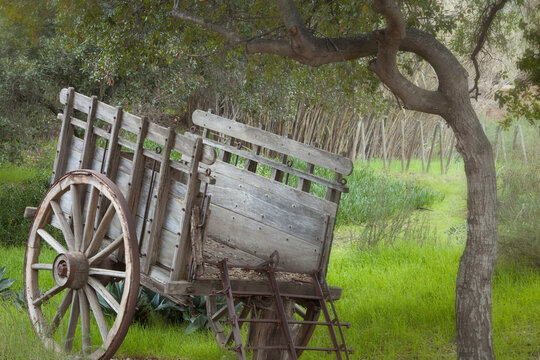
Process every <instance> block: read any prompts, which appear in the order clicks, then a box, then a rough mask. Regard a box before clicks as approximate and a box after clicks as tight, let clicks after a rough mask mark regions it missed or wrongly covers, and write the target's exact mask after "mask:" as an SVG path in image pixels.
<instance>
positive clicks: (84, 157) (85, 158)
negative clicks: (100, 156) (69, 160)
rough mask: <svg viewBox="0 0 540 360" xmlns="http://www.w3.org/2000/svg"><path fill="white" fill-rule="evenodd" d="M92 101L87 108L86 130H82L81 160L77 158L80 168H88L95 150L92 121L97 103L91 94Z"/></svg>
mask: <svg viewBox="0 0 540 360" xmlns="http://www.w3.org/2000/svg"><path fill="white" fill-rule="evenodd" d="M91 101H92V102H91V103H90V107H89V108H88V117H87V119H86V131H85V132H84V141H83V151H82V154H81V160H79V168H80V169H90V168H91V167H92V159H93V158H94V152H95V150H96V138H97V137H96V134H94V122H95V119H96V110H97V105H98V100H97V96H92V100H91Z"/></svg>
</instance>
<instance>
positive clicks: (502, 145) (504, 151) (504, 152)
mask: <svg viewBox="0 0 540 360" xmlns="http://www.w3.org/2000/svg"><path fill="white" fill-rule="evenodd" d="M501 149H502V153H503V159H504V163H505V164H506V145H505V144H504V132H501Z"/></svg>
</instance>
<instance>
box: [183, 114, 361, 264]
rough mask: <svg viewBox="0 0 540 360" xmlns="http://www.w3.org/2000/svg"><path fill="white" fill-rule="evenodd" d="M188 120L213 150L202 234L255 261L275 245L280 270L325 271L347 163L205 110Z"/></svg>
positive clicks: (350, 165)
mask: <svg viewBox="0 0 540 360" xmlns="http://www.w3.org/2000/svg"><path fill="white" fill-rule="evenodd" d="M192 118H193V122H194V124H196V125H198V126H201V127H202V128H203V129H204V130H203V141H204V142H205V144H208V145H211V146H214V147H215V148H216V149H218V150H219V160H218V161H216V163H215V164H214V165H212V166H211V169H212V171H213V174H214V176H215V178H216V183H215V184H214V185H212V186H211V195H212V201H211V206H210V216H209V218H208V221H207V227H206V235H207V236H208V237H210V238H212V239H213V240H216V241H218V242H221V243H223V244H226V245H228V246H231V247H233V248H236V249H239V250H242V251H244V252H246V253H249V254H250V255H253V256H256V257H259V258H260V259H262V260H261V261H263V260H264V259H267V258H268V257H269V256H270V254H271V253H272V252H273V251H274V250H277V251H278V252H279V254H280V262H279V263H280V268H281V269H282V270H285V271H295V272H296V271H300V272H310V271H314V270H323V271H326V268H327V265H328V258H329V254H330V248H331V244H332V239H333V231H334V225H335V220H336V215H337V209H338V205H339V201H340V198H341V193H343V192H347V191H348V188H347V187H346V181H345V180H344V179H343V177H342V176H343V175H346V174H349V173H350V172H351V171H352V162H351V161H350V160H349V159H347V158H345V157H342V156H339V155H335V154H332V153H329V152H327V151H324V150H320V149H317V148H315V147H313V146H310V145H306V144H302V143H299V142H297V141H294V140H291V139H288V138H286V137H283V136H279V135H276V134H272V133H269V132H267V131H264V130H262V129H258V128H254V127H252V126H248V125H245V124H241V123H238V122H235V121H233V120H229V119H226V118H223V117H220V116H217V115H214V114H211V113H208V112H204V111H200V110H197V111H195V112H194V114H193V117H192ZM268 150H270V151H268ZM275 153H277V155H275ZM264 154H272V156H273V157H270V156H265V155H264ZM278 159H279V160H278Z"/></svg>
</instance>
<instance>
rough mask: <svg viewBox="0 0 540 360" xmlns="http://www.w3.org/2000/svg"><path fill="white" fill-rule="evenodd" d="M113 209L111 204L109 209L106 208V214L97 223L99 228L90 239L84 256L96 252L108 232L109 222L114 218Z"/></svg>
mask: <svg viewBox="0 0 540 360" xmlns="http://www.w3.org/2000/svg"><path fill="white" fill-rule="evenodd" d="M114 214H115V209H114V204H113V203H111V204H110V205H109V207H108V208H107V212H105V215H104V216H103V219H101V222H100V223H99V226H98V228H97V230H96V232H95V233H94V237H93V238H92V241H91V242H90V245H89V246H88V249H86V251H85V252H84V253H85V255H86V256H93V255H94V254H95V253H96V251H98V249H99V246H100V245H101V242H102V241H103V238H104V237H105V234H106V233H107V230H109V225H111V221H112V219H113V217H114Z"/></svg>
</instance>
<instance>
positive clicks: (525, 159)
mask: <svg viewBox="0 0 540 360" xmlns="http://www.w3.org/2000/svg"><path fill="white" fill-rule="evenodd" d="M518 129H519V139H520V142H521V152H522V153H523V161H525V164H526V163H527V151H526V150H525V140H524V139H523V131H522V130H521V125H518Z"/></svg>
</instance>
